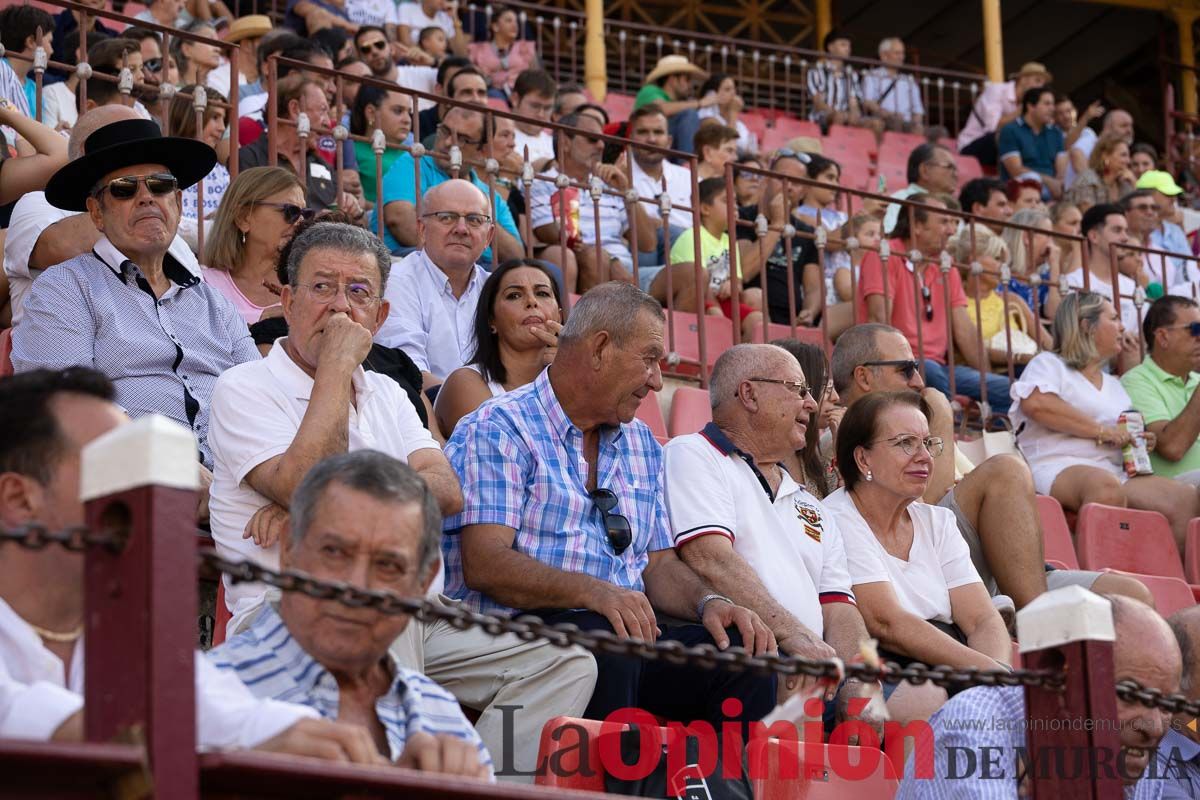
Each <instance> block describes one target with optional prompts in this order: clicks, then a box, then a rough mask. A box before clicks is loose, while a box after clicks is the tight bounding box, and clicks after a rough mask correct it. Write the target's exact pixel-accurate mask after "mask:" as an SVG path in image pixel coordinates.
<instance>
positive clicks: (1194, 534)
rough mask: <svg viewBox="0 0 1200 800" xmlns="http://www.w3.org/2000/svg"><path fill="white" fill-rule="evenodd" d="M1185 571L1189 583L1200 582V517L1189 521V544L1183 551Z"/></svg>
mask: <svg viewBox="0 0 1200 800" xmlns="http://www.w3.org/2000/svg"><path fill="white" fill-rule="evenodd" d="M1183 573H1184V575H1185V576H1186V577H1187V581H1188V583H1200V517H1197V518H1196V519H1194V520H1192V521H1191V522H1189V523H1188V530H1187V545H1186V547H1185V548H1184V551H1183Z"/></svg>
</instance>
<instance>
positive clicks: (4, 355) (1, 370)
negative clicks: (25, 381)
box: [0, 328, 13, 378]
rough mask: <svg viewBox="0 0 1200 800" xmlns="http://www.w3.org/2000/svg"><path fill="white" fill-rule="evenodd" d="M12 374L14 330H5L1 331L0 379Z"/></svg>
mask: <svg viewBox="0 0 1200 800" xmlns="http://www.w3.org/2000/svg"><path fill="white" fill-rule="evenodd" d="M12 374H13V365H12V328H5V329H4V330H0V378H3V377H4V376H6V375H12Z"/></svg>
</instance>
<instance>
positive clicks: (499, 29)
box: [467, 5, 541, 99]
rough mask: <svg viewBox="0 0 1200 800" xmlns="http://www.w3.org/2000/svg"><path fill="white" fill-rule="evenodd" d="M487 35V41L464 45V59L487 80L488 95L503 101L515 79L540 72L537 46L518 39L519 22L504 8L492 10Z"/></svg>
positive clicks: (499, 6) (495, 7) (498, 7)
mask: <svg viewBox="0 0 1200 800" xmlns="http://www.w3.org/2000/svg"><path fill="white" fill-rule="evenodd" d="M488 32H489V33H491V38H490V39H489V40H488V41H486V42H474V43H472V44H471V45H468V47H467V51H468V55H469V56H470V58H471V63H473V64H474V65H475V66H476V68H477V69H478V70H479V71H480V72H481V73H483V77H484V78H486V79H487V82H488V94H489V95H491V96H493V97H502V98H505V99H507V98H508V95H509V93H511V92H512V88H513V84H515V83H516V82H517V76H518V75H520V74H521V73H522V72H524V71H525V70H527V69H541V61H540V60H539V59H538V54H537V45H536V44H535V43H534V42H533V41H531V40H529V39H519V38H518V37H519V36H520V34H521V21H520V20H519V19H518V18H517V12H516V11H515V10H513V9H511V8H509V7H508V6H502V5H494V6H492V21H491V22H489V23H488Z"/></svg>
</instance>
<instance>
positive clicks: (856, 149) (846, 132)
mask: <svg viewBox="0 0 1200 800" xmlns="http://www.w3.org/2000/svg"><path fill="white" fill-rule="evenodd" d="M821 147H822V148H823V150H822V152H824V153H825V155H827V156H829V157H830V158H836V159H839V160H841V158H844V157H846V154H850V153H852V154H854V156H855V157H856V158H858V159H862V158H864V157H867V158H874V156H875V153H876V151H877V150H878V146H877V145H876V144H875V134H873V133H871V132H870V131H869V130H867V129H866V128H851V127H849V126H846V125H831V126H830V127H829V135H828V136H826V137H824V138H823V139H821ZM839 155H840V157H839Z"/></svg>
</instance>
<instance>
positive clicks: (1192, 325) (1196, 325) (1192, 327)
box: [1164, 322, 1200, 339]
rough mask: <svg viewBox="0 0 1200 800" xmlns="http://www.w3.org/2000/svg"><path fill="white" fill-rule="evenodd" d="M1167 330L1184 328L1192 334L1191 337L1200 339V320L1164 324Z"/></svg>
mask: <svg viewBox="0 0 1200 800" xmlns="http://www.w3.org/2000/svg"><path fill="white" fill-rule="evenodd" d="M1164 327H1166V329H1167V330H1169V331H1176V330H1184V331H1187V332H1188V333H1189V334H1191V335H1192V338H1195V339H1200V322H1185V323H1184V324H1182V325H1166V326H1164Z"/></svg>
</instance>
